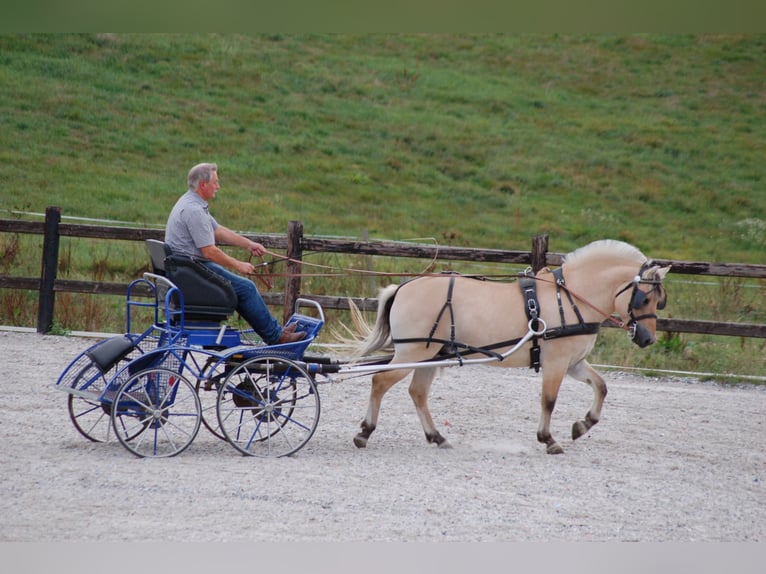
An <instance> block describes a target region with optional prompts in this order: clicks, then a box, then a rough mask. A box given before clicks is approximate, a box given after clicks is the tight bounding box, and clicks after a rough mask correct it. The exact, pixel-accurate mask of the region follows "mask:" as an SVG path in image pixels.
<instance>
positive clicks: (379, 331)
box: [356, 285, 399, 357]
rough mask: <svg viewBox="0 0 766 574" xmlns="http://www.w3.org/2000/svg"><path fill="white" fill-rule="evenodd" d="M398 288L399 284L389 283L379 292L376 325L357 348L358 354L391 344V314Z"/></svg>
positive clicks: (367, 352)
mask: <svg viewBox="0 0 766 574" xmlns="http://www.w3.org/2000/svg"><path fill="white" fill-rule="evenodd" d="M398 289H399V285H389V286H388V287H384V288H382V289H381V290H380V291H379V292H378V317H377V319H376V320H375V326H374V327H373V328H372V330H371V331H370V333H369V334H368V335H367V337H366V338H365V339H364V340H363V341H362V342H361V344H360V346H359V348H358V349H357V352H356V355H357V356H360V357H363V356H365V355H369V354H370V353H373V352H375V351H378V350H380V349H383V348H385V347H388V346H389V345H391V342H392V341H391V323H390V322H389V315H390V313H391V305H392V304H393V302H394V295H396V292H397V290H398Z"/></svg>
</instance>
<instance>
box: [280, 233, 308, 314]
mask: <svg viewBox="0 0 766 574" xmlns="http://www.w3.org/2000/svg"><path fill="white" fill-rule="evenodd" d="M302 243H303V222H301V221H290V222H288V224H287V257H288V259H287V265H286V270H287V274H286V277H285V307H284V310H283V316H284V320H283V323H286V322H287V320H288V319H289V318H290V316H291V315H292V314H293V310H294V308H295V300H296V299H297V298H298V297H300V294H301V264H300V263H299V261H300V260H301V259H302V258H303V248H302V247H301V245H302Z"/></svg>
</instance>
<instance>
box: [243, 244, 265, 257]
mask: <svg viewBox="0 0 766 574" xmlns="http://www.w3.org/2000/svg"><path fill="white" fill-rule="evenodd" d="M247 250H248V251H250V253H252V254H253V255H255V256H256V257H261V256H262V255H264V254H265V253H266V248H265V247H264V246H263V245H261V244H260V243H256V242H255V241H251V242H250V245H248V246H247Z"/></svg>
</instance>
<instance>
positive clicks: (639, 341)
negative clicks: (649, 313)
mask: <svg viewBox="0 0 766 574" xmlns="http://www.w3.org/2000/svg"><path fill="white" fill-rule="evenodd" d="M656 340H657V338H656V337H655V336H654V334H653V333H651V332H650V331H649V329H647V328H646V327H644V326H643V325H642V324H641V323H636V331H635V333H634V334H633V342H634V343H635V344H636V345H638V346H639V347H641V348H642V349H643V348H644V347H648V346H649V345H652V344H654V342H655V341H656Z"/></svg>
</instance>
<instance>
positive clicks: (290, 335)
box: [276, 326, 306, 345]
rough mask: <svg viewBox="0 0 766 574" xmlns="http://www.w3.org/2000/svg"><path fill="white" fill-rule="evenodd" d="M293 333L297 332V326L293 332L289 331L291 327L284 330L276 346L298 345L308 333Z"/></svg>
mask: <svg viewBox="0 0 766 574" xmlns="http://www.w3.org/2000/svg"><path fill="white" fill-rule="evenodd" d="M293 331H295V326H293V328H292V329H291V330H289V327H285V328H284V329H282V334H281V335H280V336H279V339H277V343H276V344H277V345H284V344H285V343H297V342H298V341H300V340H302V339H305V338H306V331H299V332H297V333H295V332H293Z"/></svg>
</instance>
